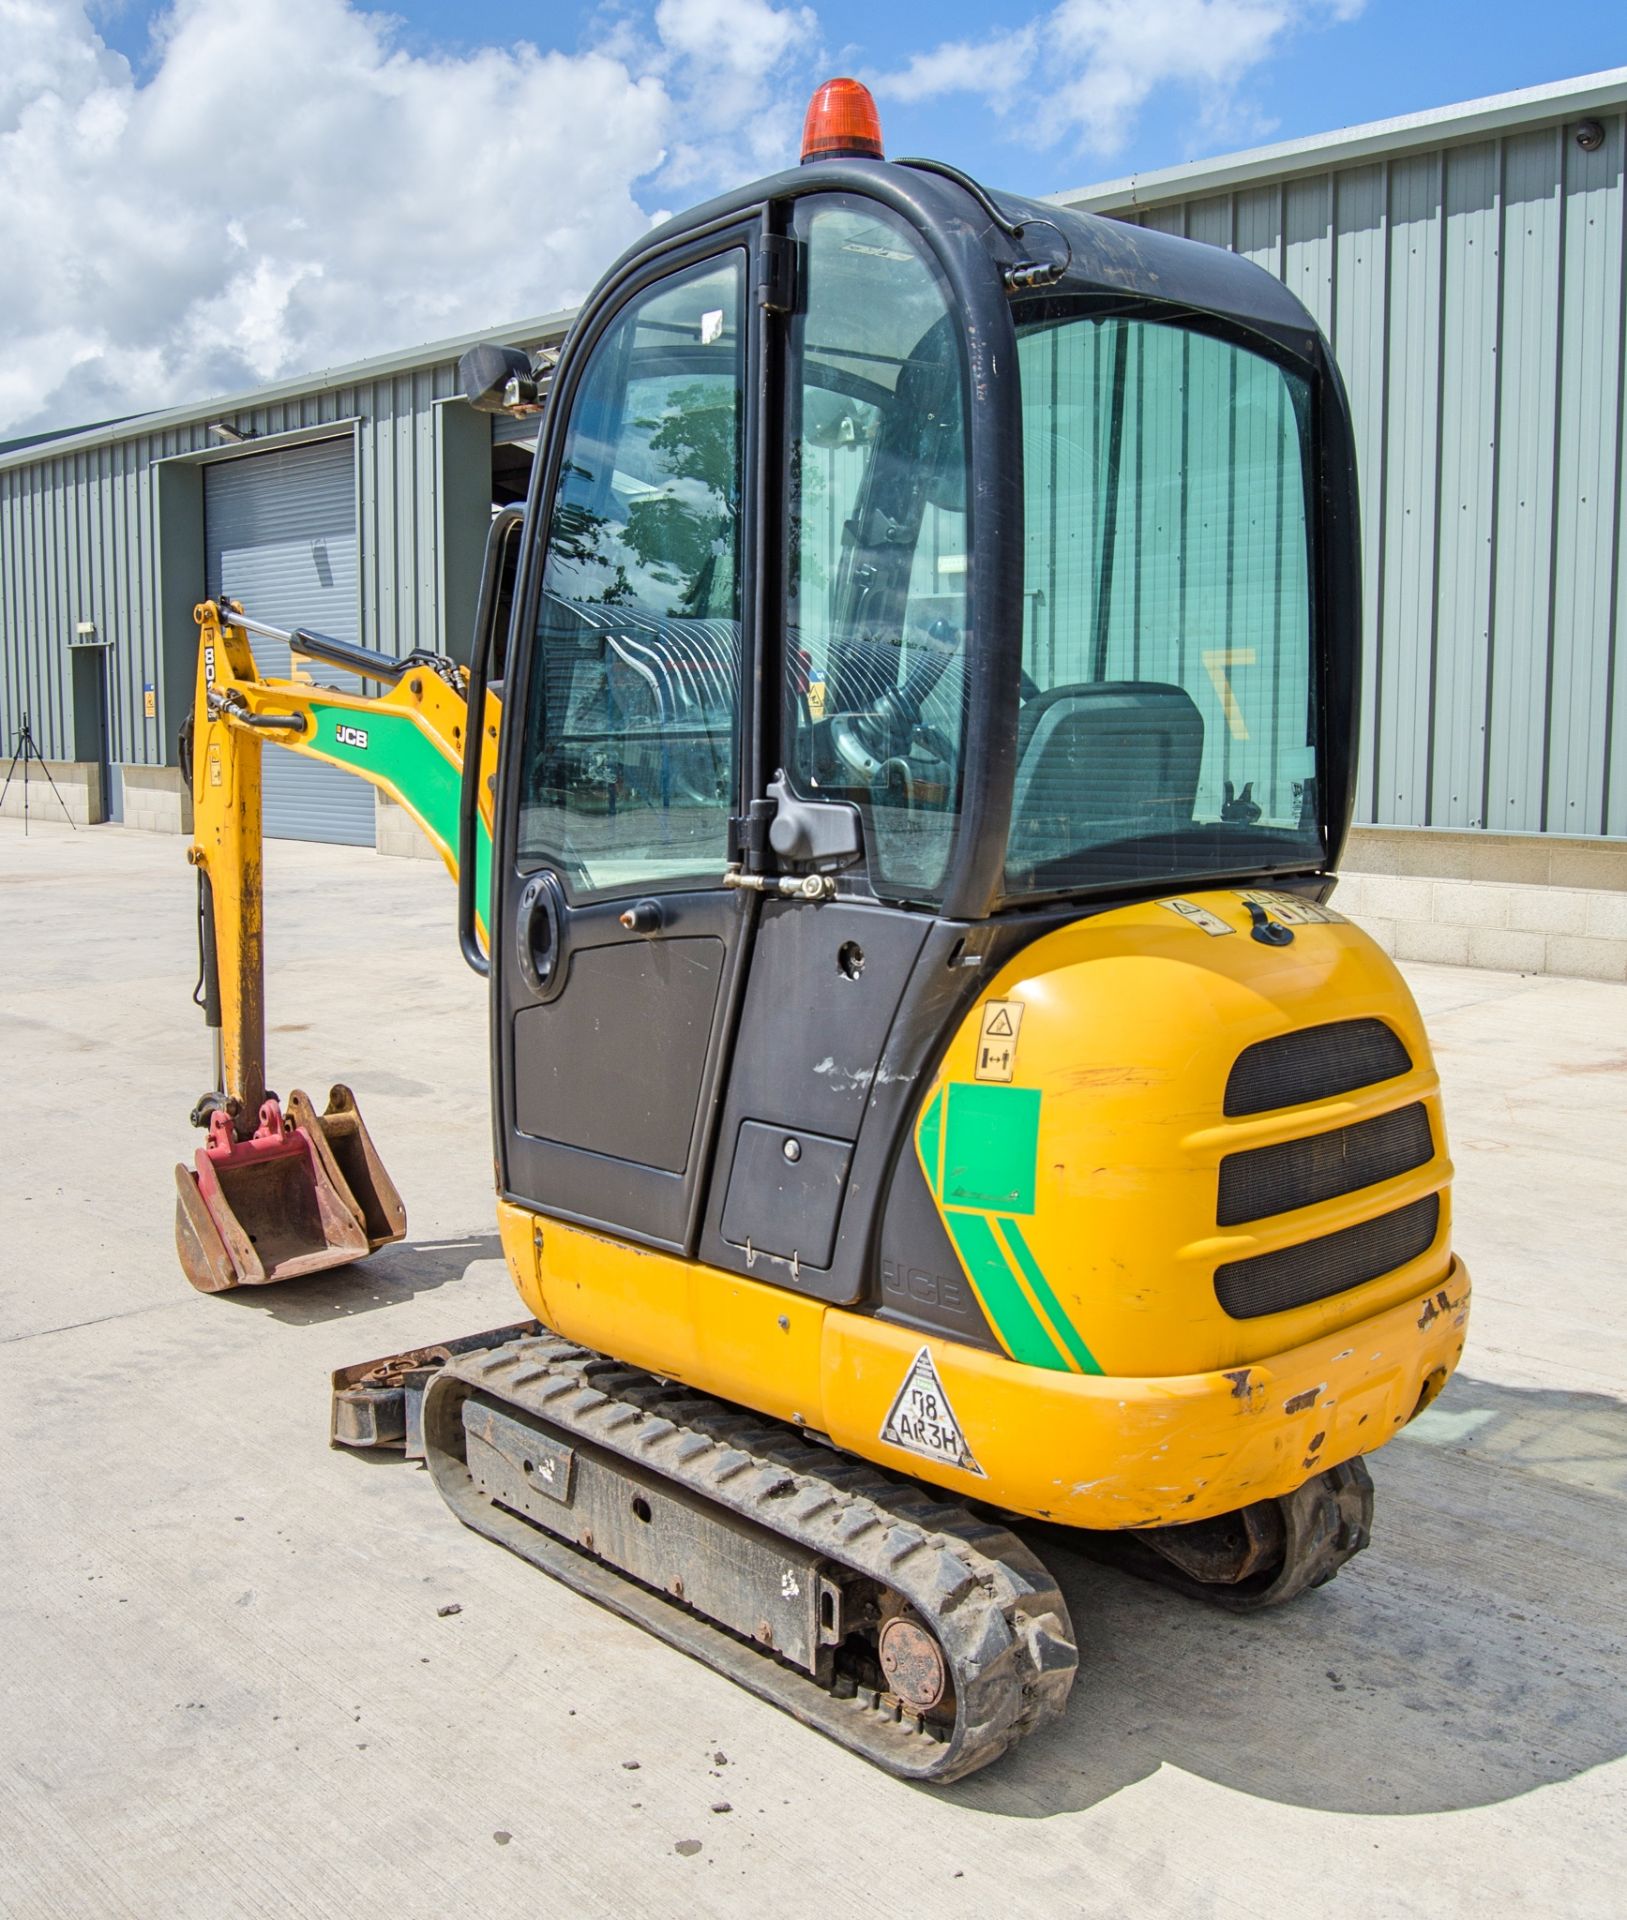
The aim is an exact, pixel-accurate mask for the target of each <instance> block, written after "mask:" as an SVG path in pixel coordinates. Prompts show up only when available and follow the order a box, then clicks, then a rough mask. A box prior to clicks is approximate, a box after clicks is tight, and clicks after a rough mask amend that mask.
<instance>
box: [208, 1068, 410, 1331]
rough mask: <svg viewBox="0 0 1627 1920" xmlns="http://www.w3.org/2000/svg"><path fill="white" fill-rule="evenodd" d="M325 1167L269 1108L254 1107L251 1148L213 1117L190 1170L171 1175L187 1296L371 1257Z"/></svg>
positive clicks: (357, 1216)
mask: <svg viewBox="0 0 1627 1920" xmlns="http://www.w3.org/2000/svg"><path fill="white" fill-rule="evenodd" d="M299 1097H300V1096H296V1098H299ZM306 1104H307V1105H308V1104H309V1103H308V1102H307V1103H306ZM350 1110H351V1112H352V1113H354V1103H352V1106H351V1109H350ZM357 1126H358V1127H359V1126H360V1121H359V1120H358V1121H357ZM362 1137H363V1139H364V1140H365V1138H366V1135H365V1133H363V1135H362ZM368 1151H369V1152H371V1147H370V1146H369V1148H368ZM330 1158H331V1149H330V1152H329V1154H328V1155H324V1154H323V1153H320V1152H318V1150H317V1147H316V1144H315V1142H314V1141H313V1139H312V1137H311V1135H310V1133H309V1132H308V1131H307V1130H306V1129H305V1128H304V1127H301V1126H296V1125H295V1124H294V1123H293V1121H292V1120H285V1119H284V1117H283V1114H282V1109H281V1108H280V1107H279V1106H278V1104H277V1102H276V1100H275V1099H269V1100H267V1101H266V1103H265V1104H264V1106H262V1107H261V1109H260V1124H259V1127H258V1128H257V1129H256V1131H255V1134H254V1137H253V1138H252V1139H249V1140H239V1139H238V1138H237V1136H236V1134H235V1132H234V1131H233V1128H232V1123H231V1120H230V1118H229V1117H228V1116H227V1115H226V1114H225V1113H221V1112H217V1113H214V1114H212V1115H211V1116H210V1120H209V1141H208V1144H207V1145H206V1146H203V1147H200V1148H199V1149H198V1151H197V1153H196V1154H195V1155H194V1165H193V1166H192V1167H184V1166H178V1167H177V1168H176V1169H175V1185H176V1189H177V1192H178V1195H179V1198H178V1202H177V1205H176V1209H175V1246H176V1251H177V1252H178V1253H179V1254H180V1256H181V1265H182V1267H183V1268H184V1269H185V1271H186V1277H187V1278H188V1279H189V1280H190V1281H191V1282H192V1284H193V1286H195V1287H196V1288H198V1290H199V1291H200V1292H202V1293H224V1292H226V1291H228V1290H229V1289H230V1288H232V1287H259V1286H264V1285H266V1284H267V1282H269V1281H272V1280H288V1279H292V1278H293V1277H294V1275H296V1274H301V1273H316V1272H319V1271H320V1270H321V1269H322V1268H323V1267H337V1266H343V1265H344V1264H345V1263H346V1262H347V1261H350V1260H359V1259H361V1258H362V1257H363V1255H365V1254H367V1253H369V1252H370V1251H371V1250H372V1249H371V1246H370V1244H369V1240H368V1235H367V1228H366V1226H365V1225H364V1223H363V1219H362V1215H361V1211H360V1209H359V1208H358V1207H357V1206H356V1205H355V1204H354V1202H353V1201H352V1199H351V1197H350V1195H349V1193H348V1192H344V1193H342V1192H341V1191H340V1189H339V1187H338V1186H336V1185H335V1183H334V1180H333V1178H332V1176H331V1175H330V1173H329V1171H328V1166H327V1165H326V1164H325V1160H327V1159H330ZM386 1184H388V1182H386ZM389 1191H390V1193H391V1194H392V1195H394V1193H395V1189H394V1188H393V1187H390V1188H389ZM395 1204H396V1207H397V1209H399V1208H400V1205H401V1202H400V1200H399V1198H397V1199H396V1202H395ZM404 1225H405V1222H403V1226H404Z"/></svg>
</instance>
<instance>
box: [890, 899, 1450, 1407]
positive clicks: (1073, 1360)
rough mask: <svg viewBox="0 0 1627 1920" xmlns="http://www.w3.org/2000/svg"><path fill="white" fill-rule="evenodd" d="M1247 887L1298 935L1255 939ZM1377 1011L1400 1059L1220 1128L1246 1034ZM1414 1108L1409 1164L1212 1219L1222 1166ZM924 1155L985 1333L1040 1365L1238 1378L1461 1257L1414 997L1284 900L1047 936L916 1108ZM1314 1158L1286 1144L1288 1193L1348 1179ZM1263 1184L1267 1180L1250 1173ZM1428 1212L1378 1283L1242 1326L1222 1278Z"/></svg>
mask: <svg viewBox="0 0 1627 1920" xmlns="http://www.w3.org/2000/svg"><path fill="white" fill-rule="evenodd" d="M1249 900H1253V902H1254V903H1255V904H1256V905H1257V906H1258V905H1260V903H1262V902H1264V903H1269V904H1268V910H1269V914H1270V916H1271V918H1272V919H1273V920H1275V921H1276V922H1277V924H1278V925H1284V924H1287V925H1288V930H1289V931H1290V932H1291V933H1292V934H1293V936H1294V937H1293V939H1292V940H1291V941H1290V942H1286V943H1284V944H1282V945H1269V944H1263V943H1261V942H1260V941H1258V940H1255V939H1254V938H1252V937H1251V935H1252V925H1251V916H1250V915H1249V913H1248V911H1247V903H1248V901H1249ZM1313 916H1314V917H1313ZM1294 922H1297V924H1294ZM1277 937H1278V938H1279V939H1280V938H1281V936H1280V935H1278V936H1277ZM1374 1020H1376V1021H1378V1022H1380V1023H1382V1025H1383V1026H1384V1028H1386V1029H1387V1030H1388V1031H1389V1032H1390V1033H1392V1034H1393V1035H1394V1036H1395V1037H1396V1039H1398V1040H1399V1041H1400V1043H1401V1048H1403V1049H1404V1056H1403V1055H1402V1054H1401V1053H1400V1052H1398V1053H1397V1056H1396V1057H1397V1058H1398V1059H1402V1058H1403V1057H1404V1059H1405V1060H1409V1061H1410V1062H1411V1065H1410V1067H1409V1068H1407V1070H1405V1071H1404V1072H1402V1073H1400V1074H1398V1075H1395V1076H1393V1077H1389V1078H1385V1079H1382V1080H1380V1081H1378V1082H1377V1083H1376V1084H1370V1085H1366V1086H1361V1087H1359V1088H1356V1089H1353V1090H1351V1091H1349V1092H1345V1093H1342V1094H1338V1095H1335V1096H1333V1097H1331V1098H1328V1097H1324V1098H1319V1099H1316V1100H1313V1101H1311V1102H1297V1103H1294V1104H1289V1105H1284V1106H1279V1107H1273V1108H1271V1109H1268V1110H1266V1111H1263V1112H1253V1113H1249V1114H1245V1115H1242V1116H1239V1117H1235V1118H1228V1117H1226V1114H1225V1111H1224V1109H1225V1106H1226V1104H1227V1099H1226V1090H1227V1085H1228V1081H1229V1079H1230V1077H1231V1074H1232V1070H1233V1068H1234V1066H1235V1065H1236V1063H1237V1061H1238V1058H1239V1056H1240V1055H1241V1054H1242V1053H1244V1051H1245V1050H1246V1049H1248V1048H1249V1047H1251V1046H1253V1045H1255V1044H1256V1043H1258V1042H1262V1041H1270V1040H1274V1039H1276V1038H1277V1037H1278V1036H1280V1035H1283V1034H1285V1033H1287V1032H1289V1031H1290V1030H1296V1029H1297V1030H1303V1029H1307V1028H1316V1027H1326V1026H1331V1025H1333V1024H1335V1023H1342V1022H1349V1021H1368V1022H1371V1021H1374ZM1289 1091H1292V1089H1291V1088H1290V1089H1289ZM1419 1107H1421V1108H1422V1114H1421V1115H1416V1116H1413V1122H1414V1127H1415V1129H1419V1130H1418V1132H1417V1137H1418V1138H1419V1139H1421V1140H1422V1141H1423V1143H1424V1146H1423V1152H1424V1157H1423V1159H1422V1161H1421V1163H1420V1164H1417V1165H1416V1166H1413V1167H1411V1168H1409V1169H1408V1170H1407V1171H1406V1172H1404V1173H1403V1174H1401V1175H1399V1176H1397V1177H1395V1178H1392V1179H1389V1180H1385V1181H1383V1182H1381V1183H1379V1184H1377V1185H1356V1186H1355V1187H1354V1188H1353V1190H1351V1191H1349V1192H1346V1193H1344V1194H1342V1195H1335V1196H1333V1197H1330V1198H1327V1199H1325V1200H1321V1201H1317V1202H1315V1203H1313V1204H1309V1205H1304V1206H1299V1207H1292V1208H1289V1209H1288V1210H1286V1211H1283V1210H1278V1209H1277V1208H1272V1210H1271V1211H1270V1212H1269V1213H1267V1214H1266V1215H1264V1216H1263V1217H1260V1218H1256V1219H1251V1220H1249V1221H1247V1222H1245V1223H1240V1224H1236V1225H1232V1226H1221V1225H1219V1224H1218V1221H1217V1211H1218V1209H1217V1197H1218V1187H1219V1182H1220V1164H1221V1161H1222V1160H1223V1159H1225V1158H1226V1157H1228V1156H1230V1155H1235V1154H1241V1153H1247V1152H1250V1151H1252V1150H1258V1149H1261V1148H1270V1147H1273V1146H1283V1145H1285V1144H1286V1143H1288V1142H1292V1141H1306V1142H1309V1141H1311V1140H1313V1139H1315V1138H1317V1137H1318V1136H1330V1137H1331V1139H1330V1144H1329V1146H1328V1147H1327V1148H1326V1150H1325V1151H1324V1152H1323V1153H1322V1158H1323V1160H1324V1161H1325V1160H1326V1159H1327V1158H1328V1157H1329V1156H1332V1155H1335V1154H1337V1155H1341V1157H1342V1156H1343V1155H1344V1154H1347V1153H1348V1152H1349V1151H1350V1147H1351V1143H1352V1139H1353V1136H1352V1135H1351V1134H1350V1133H1349V1132H1348V1130H1349V1129H1351V1128H1360V1127H1362V1126H1363V1123H1367V1122H1372V1121H1375V1120H1381V1119H1382V1116H1386V1115H1391V1114H1396V1113H1400V1112H1403V1111H1404V1110H1408V1109H1413V1108H1419ZM1425 1120H1427V1129H1428V1130H1427V1135H1424V1134H1423V1133H1422V1132H1421V1126H1420V1123H1421V1122H1422V1121H1425ZM1359 1137H1360V1136H1355V1138H1359ZM916 1145H917V1151H918V1152H919V1154H920V1156H921V1161H922V1166H923V1170H924V1171H925V1173H926V1176H927V1184H928V1186H929V1187H931V1189H932V1191H933V1195H934V1197H935V1198H936V1200H937V1202H938V1207H939V1212H940V1213H941V1215H942V1217H943V1220H944V1223H945V1225H946V1227H947V1228H948V1229H949V1232H950V1236H951V1238H952V1239H953V1240H954V1242H955V1245H956V1249H957V1251H958V1252H959V1254H960V1257H961V1261H962V1264H963V1265H964V1266H965V1267H966V1270H967V1275H968V1278H969V1279H970V1280H971V1282H972V1285H973V1286H974V1288H975V1289H976V1290H977V1293H978V1295H979V1298H980V1299H981V1300H982V1303H983V1307H984V1311H985V1313H986V1314H987V1315H988V1318H989V1321H990V1324H991V1325H992V1326H993V1327H994V1329H995V1331H996V1333H997V1334H998V1336H999V1338H1000V1341H1001V1344H1002V1345H1003V1346H1004V1347H1005V1348H1006V1351H1007V1352H1008V1353H1010V1354H1011V1355H1012V1357H1013V1358H1014V1359H1018V1360H1022V1361H1025V1362H1026V1363H1027V1364H1029V1365H1031V1366H1044V1367H1068V1368H1072V1369H1074V1370H1077V1371H1080V1372H1085V1373H1107V1374H1114V1375H1122V1374H1131V1375H1154V1374H1185V1373H1194V1372H1198V1371H1200V1370H1205V1369H1213V1368H1225V1367H1235V1366H1238V1365H1240V1364H1241V1363H1243V1362H1246V1361H1251V1360H1259V1359H1262V1358H1264V1357H1265V1356H1267V1355H1269V1354H1272V1353H1276V1352H1280V1351H1282V1350H1283V1349H1284V1348H1286V1347H1296V1346H1300V1345H1302V1344H1303V1343H1304V1342H1306V1341H1308V1340H1313V1339H1316V1338H1317V1337H1318V1336H1320V1335H1322V1334H1325V1333H1329V1332H1332V1331H1336V1330H1337V1329H1338V1328H1340V1327H1343V1326H1348V1325H1351V1324H1353V1323H1354V1322H1356V1321H1358V1320H1361V1319H1364V1318H1366V1317H1367V1316H1368V1315H1370V1314H1372V1313H1375V1312H1379V1311H1381V1310H1382V1309H1384V1308H1385V1307H1388V1306H1391V1305H1393V1304H1394V1303H1395V1302H1397V1301H1400V1300H1404V1299H1407V1298H1409V1297H1410V1296H1411V1295H1412V1294H1414V1293H1416V1292H1418V1291H1420V1289H1422V1288H1423V1287H1425V1286H1427V1285H1428V1284H1429V1283H1430V1281H1431V1280H1434V1279H1438V1278H1439V1277H1440V1276H1441V1275H1443V1274H1444V1273H1445V1272H1446V1270H1447V1266H1448V1264H1449V1260H1450V1254H1449V1245H1450V1228H1451V1220H1450V1206H1449V1199H1450V1183H1451V1177H1452V1167H1451V1162H1450V1161H1449V1160H1448V1158H1447V1155H1446V1133H1445V1126H1444V1123H1443V1119H1442V1115H1441V1100H1440V1082H1439V1080H1438V1078H1437V1077H1436V1074H1435V1067H1434V1062H1433V1060H1432V1058H1431V1056H1430V1051H1429V1042H1428V1040H1427V1038H1426V1037H1425V1034H1424V1030H1423V1025H1422V1022H1421V1021H1420V1019H1419V1016H1418V1010H1417V1008H1416V1006H1415V1005H1414V1004H1413V1000H1412V996H1411V994H1410V993H1409V992H1408V991H1407V988H1406V985H1405V983H1404V982H1403V981H1402V979H1401V976H1400V975H1399V974H1398V973H1397V972H1396V970H1395V968H1394V966H1393V965H1392V964H1391V962H1390V961H1389V960H1388V958H1387V957H1386V956H1385V955H1384V954H1383V953H1382V952H1381V951H1380V950H1379V948H1378V947H1377V946H1375V945H1374V943H1373V942H1372V940H1370V939H1369V938H1368V937H1367V935H1366V934H1364V933H1362V932H1361V931H1360V930H1359V929H1358V928H1356V927H1354V926H1352V925H1351V924H1350V923H1349V922H1348V921H1346V920H1344V919H1343V918H1342V917H1341V916H1339V915H1337V914H1334V913H1332V912H1330V911H1329V910H1328V909H1326V908H1321V907H1316V906H1314V905H1312V904H1310V903H1308V902H1305V901H1301V900H1298V899H1295V898H1293V897H1291V896H1288V895H1282V894H1265V893H1251V894H1249V895H1246V896H1245V895H1240V894H1236V893H1225V894H1222V893H1214V894H1204V895H1200V896H1197V897H1196V898H1194V899H1191V900H1185V899H1183V900H1179V901H1152V902H1148V903H1146V904H1144V905H1140V906H1133V907H1121V908H1118V909H1116V910H1114V911H1113V912H1110V913H1104V914H1101V915H1098V916H1097V917H1095V918H1093V919H1089V920H1080V921H1077V922H1075V923H1074V924H1073V925H1071V926H1069V927H1067V928H1065V929H1064V930H1062V931H1060V932H1058V933H1054V934H1051V935H1049V936H1047V937H1046V938H1044V939H1042V940H1039V941H1036V942H1035V943H1034V945H1033V946H1031V947H1028V948H1026V949H1025V950H1024V951H1023V953H1022V954H1021V955H1020V956H1019V957H1018V958H1017V960H1016V961H1014V962H1013V963H1012V965H1011V966H1010V967H1008V968H1007V969H1006V970H1005V972H1004V973H1003V974H1002V975H1001V977H1000V978H999V979H998V980H997V981H996V982H995V983H994V985H993V987H992V989H991V991H990V993H989V994H988V995H987V996H986V998H985V999H984V1000H982V1001H980V1002H979V1005H978V1007H977V1009H976V1010H975V1011H974V1014H973V1016H972V1017H971V1018H969V1019H968V1020H967V1021H966V1022H965V1023H964V1025H963V1026H962V1028H961V1030H960V1032H959V1033H958V1034H957V1035H956V1037H955V1040H954V1041H953V1043H952V1044H951V1046H950V1048H949V1051H948V1053H947V1054H946V1056H945V1058H944V1061H943V1065H942V1066H941V1068H940V1069H939V1072H938V1076H937V1079H936V1081H935V1082H934V1084H933V1086H932V1087H931V1088H930V1089H929V1090H928V1092H927V1095H926V1098H925V1100H924V1101H923V1103H922V1111H921V1117H920V1120H919V1122H918V1124H917V1128H916ZM1319 1151H1320V1150H1319V1149H1317V1148H1313V1147H1307V1148H1305V1149H1304V1150H1303V1154H1304V1155H1306V1156H1311V1157H1312V1159H1311V1160H1310V1161H1308V1163H1307V1164H1308V1165H1309V1174H1308V1175H1305V1174H1302V1175H1301V1176H1300V1179H1299V1180H1296V1178H1295V1169H1294V1167H1293V1166H1292V1165H1286V1166H1285V1165H1284V1156H1282V1155H1279V1156H1278V1157H1277V1165H1278V1166H1279V1167H1282V1168H1283V1171H1282V1172H1281V1173H1279V1174H1278V1176H1277V1184H1279V1185H1281V1186H1286V1187H1290V1188H1292V1187H1295V1186H1296V1185H1299V1184H1302V1183H1303V1181H1304V1180H1305V1179H1306V1178H1307V1177H1308V1178H1309V1179H1310V1181H1311V1183H1312V1184H1320V1185H1328V1184H1331V1185H1334V1186H1337V1185H1339V1184H1341V1182H1340V1180H1339V1179H1338V1177H1337V1174H1336V1173H1334V1174H1333V1177H1332V1178H1331V1180H1330V1178H1329V1175H1330V1172H1331V1170H1330V1169H1327V1168H1326V1167H1325V1166H1323V1165H1322V1164H1320V1163H1316V1162H1315V1161H1314V1156H1316V1155H1317V1154H1318V1152H1319ZM1288 1152H1289V1153H1291V1152H1292V1149H1288ZM1270 1164H1271V1163H1270V1162H1269V1161H1267V1163H1266V1167H1267V1169H1269V1167H1270ZM1260 1165H1261V1163H1260V1162H1258V1161H1256V1162H1253V1163H1252V1166H1251V1168H1250V1169H1248V1170H1246V1171H1245V1174H1244V1178H1245V1179H1246V1177H1247V1171H1252V1168H1253V1167H1259V1166H1260ZM1270 1179H1271V1174H1270V1172H1269V1170H1267V1171H1265V1172H1264V1173H1263V1174H1262V1175H1257V1176H1256V1183H1257V1184H1263V1183H1265V1182H1269V1181H1270ZM1289 1197H1292V1196H1291V1195H1290V1196H1289ZM1432 1197H1433V1205H1431V1199H1432ZM1415 1205H1416V1206H1418V1208H1419V1211H1420V1212H1421V1213H1423V1214H1425V1215H1426V1216H1427V1215H1429V1214H1430V1213H1432V1214H1433V1217H1434V1220H1435V1231H1434V1232H1433V1233H1432V1234H1431V1235H1429V1237H1428V1241H1427V1244H1426V1245H1424V1246H1422V1247H1421V1248H1420V1249H1419V1251H1418V1252H1417V1253H1416V1254H1415V1255H1414V1256H1413V1257H1412V1258H1410V1259H1408V1260H1406V1261H1404V1262H1403V1263H1402V1264H1400V1265H1397V1266H1393V1267H1391V1268H1389V1269H1388V1270H1386V1271H1385V1272H1384V1274H1383V1276H1382V1278H1375V1279H1373V1280H1371V1281H1368V1282H1366V1283H1365V1284H1359V1285H1356V1286H1353V1287H1348V1288H1345V1289H1342V1290H1339V1291H1337V1292H1332V1293H1330V1294H1329V1295H1328V1297H1326V1298H1324V1299H1320V1300H1317V1301H1315V1302H1314V1303H1312V1304H1308V1305H1303V1306H1297V1307H1294V1308H1292V1309H1291V1310H1289V1311H1285V1312H1276V1313H1270V1314H1265V1315H1259V1316H1254V1317H1248V1318H1235V1317H1233V1316H1232V1315H1230V1314H1228V1313H1227V1312H1226V1311H1225V1310H1224V1309H1223V1308H1222V1306H1221V1304H1220V1301H1219V1299H1218V1298H1217V1292H1216V1286H1215V1277H1216V1274H1217V1271H1218V1270H1220V1269H1222V1268H1224V1267H1227V1266H1229V1265H1232V1264H1234V1263H1239V1262H1244V1261H1256V1260H1258V1259H1259V1258H1260V1257H1261V1256H1265V1255H1270V1254H1272V1253H1274V1252H1277V1251H1278V1250H1279V1249H1289V1248H1297V1247H1301V1246H1303V1245H1304V1244H1305V1243H1306V1242H1309V1241H1320V1240H1322V1239H1324V1238H1325V1237H1326V1236H1329V1235H1333V1234H1338V1233H1340V1232H1342V1231H1344V1230H1347V1229H1351V1228H1354V1227H1357V1226H1359V1225H1360V1224H1361V1223H1363V1222H1368V1221H1373V1220H1376V1219H1378V1218H1380V1217H1384V1216H1390V1215H1393V1214H1395V1213H1396V1212H1398V1211H1399V1210H1400V1209H1402V1208H1405V1207H1409V1206H1415ZM1268 1278H1269V1276H1268Z"/></svg>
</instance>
